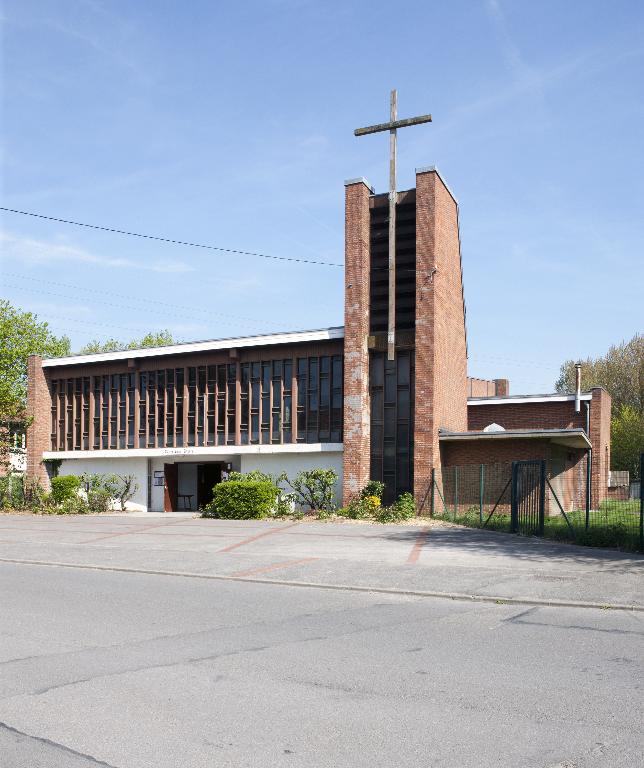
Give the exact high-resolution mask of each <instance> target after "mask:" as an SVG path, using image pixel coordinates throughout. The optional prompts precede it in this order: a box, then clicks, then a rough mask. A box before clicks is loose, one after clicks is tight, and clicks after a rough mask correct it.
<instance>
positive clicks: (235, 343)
mask: <svg viewBox="0 0 644 768" xmlns="http://www.w3.org/2000/svg"><path fill="white" fill-rule="evenodd" d="M343 338H344V326H333V327H331V328H322V329H318V330H313V331H288V332H285V333H270V334H261V335H257V336H236V337H231V338H225V339H211V340H208V341H192V342H186V343H185V344H170V345H168V346H166V347H144V348H142V349H122V350H118V351H114V352H93V353H89V354H84V355H69V356H68V357H50V358H47V359H45V360H43V361H42V364H43V368H60V367H63V366H67V365H81V364H84V363H85V364H89V363H105V362H111V361H113V360H130V359H132V358H146V357H162V356H165V355H185V354H189V353H193V352H210V351H217V350H221V349H235V348H245V347H266V346H271V345H273V344H298V343H302V342H307V341H334V340H336V339H343Z"/></svg>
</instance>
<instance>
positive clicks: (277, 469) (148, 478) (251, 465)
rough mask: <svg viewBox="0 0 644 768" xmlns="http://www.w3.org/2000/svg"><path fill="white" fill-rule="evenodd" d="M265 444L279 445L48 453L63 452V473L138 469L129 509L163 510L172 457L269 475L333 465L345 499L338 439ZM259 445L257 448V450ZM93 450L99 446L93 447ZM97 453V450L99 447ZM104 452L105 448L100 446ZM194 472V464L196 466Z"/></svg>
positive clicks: (185, 475) (187, 477)
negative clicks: (167, 469)
mask: <svg viewBox="0 0 644 768" xmlns="http://www.w3.org/2000/svg"><path fill="white" fill-rule="evenodd" d="M265 447H266V448H267V449H279V450H267V451H263V450H261V449H262V448H264V446H257V447H255V450H246V451H244V452H243V453H242V452H240V453H224V452H223V451H222V450H221V448H219V449H215V450H213V451H208V450H207V449H198V451H194V450H193V451H192V452H191V453H188V452H186V453H185V454H179V452H178V451H177V452H175V453H169V452H168V454H164V455H158V453H157V451H150V453H151V454H152V455H149V456H145V455H140V454H141V453H143V451H137V453H138V454H139V455H138V456H132V455H131V454H130V455H128V456H123V455H121V456H118V457H114V458H112V457H106V456H104V455H103V456H90V455H88V452H82V451H75V452H74V453H73V454H71V456H70V453H71V452H65V454H66V455H65V457H64V458H63V456H61V455H60V454H58V455H57V454H56V453H54V452H52V453H47V454H46V456H45V458H61V460H62V464H61V466H60V468H59V471H58V474H59V475H82V474H85V473H88V474H117V475H134V476H135V478H136V482H137V485H138V489H137V491H136V493H135V495H134V497H133V498H132V500H131V501H130V502H128V504H127V509H128V510H131V511H150V512H163V506H164V504H163V502H164V485H163V480H162V478H163V472H164V465H165V464H169V463H172V464H174V463H190V464H193V465H196V464H199V463H205V462H209V461H213V462H222V463H225V464H230V466H231V468H232V469H233V470H236V471H237V472H250V471H251V470H253V469H259V470H261V471H262V472H266V473H267V474H270V475H274V476H277V475H280V474H281V473H282V472H286V474H287V475H288V476H289V477H295V475H297V473H298V472H300V471H302V470H306V469H333V470H335V472H336V473H337V475H338V482H337V485H336V501H337V503H338V504H339V503H340V502H341V500H342V446H341V445H338V444H334V445H333V446H326V445H322V446H320V445H319V444H316V445H306V444H297V445H294V446H292V450H289V448H291V446H265ZM258 448H259V450H258ZM89 453H95V452H93V451H92V452H89ZM96 453H97V452H96ZM101 453H104V452H103V451H101ZM192 474H193V472H192V468H188V467H186V468H185V470H183V471H181V472H180V475H179V478H180V479H179V486H180V487H179V492H180V493H181V492H190V489H189V488H182V487H181V485H182V482H185V483H186V485H187V484H190V485H191V484H192V483H191V477H192ZM194 475H195V477H196V467H195V468H194Z"/></svg>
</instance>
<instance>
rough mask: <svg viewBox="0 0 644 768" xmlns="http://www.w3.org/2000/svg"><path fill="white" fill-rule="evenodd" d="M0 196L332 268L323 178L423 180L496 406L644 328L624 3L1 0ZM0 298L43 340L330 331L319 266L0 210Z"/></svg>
mask: <svg viewBox="0 0 644 768" xmlns="http://www.w3.org/2000/svg"><path fill="white" fill-rule="evenodd" d="M2 48H3V50H2V56H3V93H2V104H3V109H2V113H3V128H2V134H3V146H2V170H1V181H2V200H3V203H2V204H3V205H5V206H8V207H12V208H20V209H26V210H29V211H35V212H38V213H43V214H48V215H51V216H57V217H62V218H69V219H76V220H78V221H83V222H90V223H96V224H102V225H107V226H113V227H117V228H121V229H128V230H134V231H137V232H144V233H151V234H159V235H163V236H167V237H170V238H176V239H183V240H191V241H195V242H201V243H208V244H213V245H218V246H223V247H228V248H236V249H242V250H247V251H259V252H262V253H267V254H274V255H278V256H285V257H295V258H304V259H311V260H323V261H330V262H341V261H342V260H343V226H344V219H343V216H344V212H343V196H344V188H343V181H344V180H345V179H348V178H353V177H356V176H365V177H366V178H367V179H368V180H369V181H370V182H371V183H372V184H373V185H374V186H375V187H376V190H377V191H384V190H386V187H387V183H388V182H387V173H388V166H387V152H388V137H387V136H386V135H379V136H368V137H364V138H360V139H356V138H354V136H353V129H354V128H356V127H358V126H361V125H366V124H369V123H374V122H380V121H382V120H385V119H386V118H387V116H388V94H389V90H390V88H392V87H396V88H397V89H398V94H399V95H398V101H399V114H400V116H401V117H405V116H411V115H415V114H422V113H426V112H431V113H432V114H433V117H434V122H433V124H432V125H429V126H420V127H416V128H410V129H406V130H404V131H401V132H400V135H399V188H400V189H404V188H407V187H410V186H413V184H414V169H415V168H416V167H420V166H426V165H436V166H437V167H438V168H439V169H440V171H441V173H442V175H443V176H444V178H445V179H446V181H447V183H448V184H449V185H450V187H451V188H452V190H453V191H454V193H455V194H456V196H457V197H458V199H459V203H460V212H461V230H462V248H463V265H464V276H465V298H466V303H467V321H468V339H469V352H470V359H469V368H470V373H471V374H472V375H477V376H483V377H502V376H507V377H509V378H510V379H511V388H512V391H513V392H514V393H519V392H539V391H548V390H551V389H552V386H553V383H554V380H555V378H556V376H557V372H558V368H559V365H560V363H561V362H562V361H563V360H564V359H566V358H571V357H580V356H587V355H597V354H601V353H603V352H604V351H605V350H606V348H607V347H608V346H609V345H610V344H611V343H613V342H619V341H621V340H623V339H628V338H630V337H631V336H632V335H633V334H634V333H635V332H637V331H642V330H644V322H643V320H644V309H643V307H644V300H643V298H642V297H643V296H644V280H643V278H642V261H643V254H644V215H643V214H644V154H643V152H642V145H643V136H644V131H643V128H642V126H643V125H644V5H643V4H642V3H641V2H639V1H638V0H632V1H628V0H614V1H613V2H610V3H608V2H605V1H602V2H597V1H593V0H569V1H568V2H558V1H557V2H548V1H547V0H546V1H542V2H538V3H536V2H532V1H526V2H520V1H519V0H480V1H477V0H467V1H466V0H456V1H450V2H431V1H429V0H424V1H422V2H415V1H413V0H407V2H405V3H399V4H392V3H390V2H384V1H383V2H380V0H369V1H368V2H351V1H347V2H324V3H322V2H308V1H307V0H263V2H243V1H242V2H238V3H235V4H230V3H213V2H202V1H201V0H191V2H189V3H179V2H176V0H175V1H174V2H169V1H166V2H154V3H152V2H147V3H146V2H139V3H132V2H119V1H117V0H115V1H114V2H98V0H64V1H62V2H33V1H31V0H5V4H4V9H3V45H2ZM1 224H2V232H1V241H0V245H1V247H2V257H3V258H2V295H3V296H5V297H7V298H9V299H10V300H11V301H12V302H14V303H15V304H17V305H18V306H20V307H22V308H24V309H30V310H32V311H35V312H37V313H38V314H39V316H40V317H41V318H42V319H46V320H48V321H49V322H50V324H51V326H52V328H53V330H54V331H56V332H58V333H66V334H67V335H69V336H70V337H71V339H72V346H73V347H75V348H78V347H80V346H81V345H82V344H83V343H85V342H86V341H87V340H89V339H91V338H99V339H101V338H107V337H109V336H115V337H117V338H120V339H125V340H127V339H129V338H132V337H134V336H137V335H141V334H143V333H145V332H146V331H148V330H154V329H159V328H169V329H170V330H171V331H172V332H173V334H174V335H175V336H176V337H177V338H179V339H182V340H191V339H203V338H214V337H219V336H229V335H236V334H249V333H255V332H270V331H276V330H292V329H304V328H317V327H323V326H327V325H340V324H341V323H342V311H343V309H342V307H343V279H342V270H341V269H338V268H337V267H328V266H310V265H295V264H289V263H280V262H275V261H268V260H264V259H261V258H254V257H246V256H238V255H237V256H235V255H226V254H220V253H217V252H215V251H202V250H198V249H190V248H185V247H179V246H171V245H167V244H161V243H154V242H147V241H144V240H139V239H136V238H129V237H123V236H120V235H114V234H108V233H100V232H93V231H90V230H83V229H79V228H75V227H70V226H67V225H63V224H55V223H52V222H45V221H39V220H36V219H29V218H25V217H20V216H16V215H11V214H3V215H2V218H1Z"/></svg>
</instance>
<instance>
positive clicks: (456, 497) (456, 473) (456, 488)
mask: <svg viewBox="0 0 644 768" xmlns="http://www.w3.org/2000/svg"><path fill="white" fill-rule="evenodd" d="M457 517H458V467H454V519H456V518H457Z"/></svg>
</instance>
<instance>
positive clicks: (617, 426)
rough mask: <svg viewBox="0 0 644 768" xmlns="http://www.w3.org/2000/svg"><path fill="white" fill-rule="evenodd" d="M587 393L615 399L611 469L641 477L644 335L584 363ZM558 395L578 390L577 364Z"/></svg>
mask: <svg viewBox="0 0 644 768" xmlns="http://www.w3.org/2000/svg"><path fill="white" fill-rule="evenodd" d="M581 383H582V387H583V388H584V389H589V388H590V387H604V389H606V390H607V391H608V393H609V394H610V396H611V398H612V419H611V430H610V432H611V465H612V469H626V470H628V471H629V472H630V473H631V476H634V477H638V475H639V457H640V454H641V453H642V452H643V451H644V335H642V334H640V333H636V334H635V336H633V338H632V339H631V340H630V341H627V342H622V343H621V344H617V345H614V346H612V347H610V349H609V350H608V352H607V353H606V354H605V355H604V356H603V357H598V358H594V359H593V358H588V359H587V360H582V361H581ZM555 387H556V388H557V391H558V392H572V391H574V388H575V361H574V360H567V361H566V362H565V363H564V364H563V365H562V366H561V371H560V374H559V378H558V379H557V382H556V384H555Z"/></svg>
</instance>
